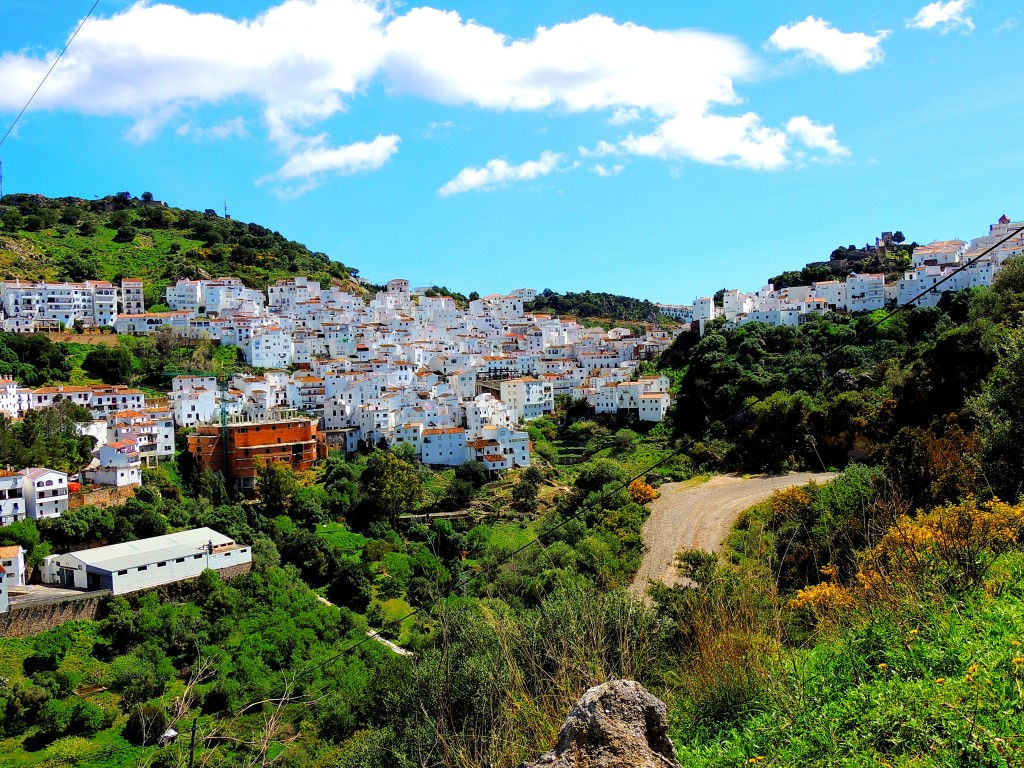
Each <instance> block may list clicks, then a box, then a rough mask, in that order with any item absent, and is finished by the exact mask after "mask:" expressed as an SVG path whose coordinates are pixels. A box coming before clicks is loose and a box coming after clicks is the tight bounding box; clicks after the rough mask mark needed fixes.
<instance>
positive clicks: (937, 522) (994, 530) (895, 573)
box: [857, 497, 1024, 595]
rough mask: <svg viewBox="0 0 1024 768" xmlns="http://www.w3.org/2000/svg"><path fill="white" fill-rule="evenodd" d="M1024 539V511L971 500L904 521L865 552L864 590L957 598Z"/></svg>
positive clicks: (860, 583)
mask: <svg viewBox="0 0 1024 768" xmlns="http://www.w3.org/2000/svg"><path fill="white" fill-rule="evenodd" d="M1022 537H1024V507H1022V506H1020V505H1017V506H1014V505H1011V504H1007V503H1006V502H1003V501H1000V500H999V499H993V500H992V501H988V502H984V503H978V501H977V499H975V498H973V497H969V498H968V499H966V500H965V501H963V502H961V503H959V504H949V505H946V506H943V507H939V508H937V509H934V510H932V511H930V512H926V513H923V514H920V515H918V516H917V517H913V518H912V517H909V516H907V515H902V516H900V517H899V518H898V519H897V520H896V522H895V523H894V524H893V525H892V526H890V528H889V530H888V531H887V532H886V534H885V535H884V536H883V537H882V539H881V540H880V541H879V542H878V544H877V545H875V546H874V547H873V548H872V549H869V550H868V551H867V552H865V554H864V556H863V558H862V561H861V565H860V568H859V569H858V572H857V582H858V586H859V589H860V590H862V591H863V592H864V593H866V594H869V595H870V594H874V595H884V594H885V593H886V592H888V591H891V590H892V589H893V588H894V587H895V586H898V585H917V586H919V587H924V588H933V587H939V588H941V589H943V590H945V591H950V592H957V591H961V590H964V589H968V588H970V587H974V586H977V585H979V584H980V583H981V581H982V580H983V579H984V576H985V573H986V572H987V571H988V568H989V567H990V565H991V564H992V561H993V560H994V559H995V558H996V557H997V556H998V555H999V554H1000V553H1002V552H1005V551H1006V550H1008V549H1009V548H1011V547H1013V546H1014V545H1015V544H1017V543H1018V542H1020V541H1021V539H1022Z"/></svg>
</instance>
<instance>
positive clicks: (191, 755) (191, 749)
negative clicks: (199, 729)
mask: <svg viewBox="0 0 1024 768" xmlns="http://www.w3.org/2000/svg"><path fill="white" fill-rule="evenodd" d="M196 720H197V718H195V717H193V718H192V739H191V740H190V741H189V745H188V768H193V766H194V765H195V758H196Z"/></svg>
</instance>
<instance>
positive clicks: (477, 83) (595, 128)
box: [0, 0, 1024, 303]
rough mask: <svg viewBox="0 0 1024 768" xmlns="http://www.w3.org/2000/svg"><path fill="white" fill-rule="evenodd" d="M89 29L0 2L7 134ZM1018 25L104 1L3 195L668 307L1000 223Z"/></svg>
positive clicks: (464, 6) (738, 11)
mask: <svg viewBox="0 0 1024 768" xmlns="http://www.w3.org/2000/svg"><path fill="white" fill-rule="evenodd" d="M90 5H91V2H86V0H82V2H77V0H76V2H70V1H69V0H62V1H61V2H56V0H8V1H7V2H5V3H3V4H2V5H0V84H2V86H0V124H2V126H3V130H4V131H5V130H6V129H7V126H9V125H10V123H11V122H12V121H13V119H14V117H15V115H16V114H17V112H18V110H19V109H20V108H21V106H22V105H23V104H24V102H25V100H26V99H27V97H28V95H29V94H30V93H31V92H32V90H33V89H34V88H35V87H36V85H37V84H38V82H39V80H40V78H41V77H42V75H43V73H44V72H45V71H46V69H47V68H48V67H49V65H50V63H51V62H52V60H53V58H54V56H55V55H56V52H57V51H59V50H60V48H61V47H62V46H63V44H64V42H66V40H67V39H68V37H69V36H70V34H71V32H72V31H73V30H74V29H75V27H76V26H77V24H78V22H79V21H80V19H81V18H82V17H83V16H84V15H85V13H86V11H87V10H88V8H89V6H90ZM1020 22H1024V4H1018V3H1017V2H1015V0H1009V2H985V1H984V0H975V1H974V2H970V1H969V0H949V1H946V2H943V1H941V0H940V1H939V2H933V3H924V2H922V1H921V0H916V1H914V2H898V1H896V2H875V1H872V0H865V1H864V2H860V3H848V2H842V3H840V2H835V1H834V0H818V1H817V2H777V3H763V2H734V1H730V0H719V2H716V3H706V2H694V1H693V0H687V1H685V2H684V1H681V0H680V1H678V2H671V3H670V2H589V3H582V2H568V1H567V0H562V1H561V2H553V1H549V2H528V1H526V0H516V1H515V2H512V0H487V1H486V2H458V1H453V2H446V3H437V4H434V5H417V4H415V3H411V2H410V3H404V4H403V3H392V4H382V3H377V2H372V1H371V0H284V1H283V2H266V1H262V2H260V1H254V0H248V1H247V2H240V1H239V0H221V1H220V2H216V3H215V2H212V1H204V0H182V1H181V2H177V3H173V4H158V3H155V2H152V3H129V2H124V1H123V0H101V2H100V3H99V6H98V8H97V9H96V12H95V14H94V16H93V17H92V18H91V19H90V20H89V21H88V22H86V24H85V26H84V27H83V28H82V31H81V33H80V34H79V36H78V38H77V39H76V40H75V42H74V44H73V45H72V46H71V48H70V49H69V51H68V54H67V55H66V56H65V58H64V60H63V61H62V62H61V63H60V65H59V66H58V67H57V69H56V70H55V71H54V73H53V75H52V76H51V77H50V79H49V80H48V81H47V83H46V85H44V87H43V89H42V90H41V91H40V93H39V95H38V96H37V98H36V100H35V102H34V103H33V105H32V107H31V108H30V110H29V112H27V113H26V115H25V116H24V117H23V118H22V120H21V122H20V123H19V124H18V126H17V128H16V130H15V132H14V133H13V134H12V135H11V137H10V138H9V139H8V140H7V142H6V143H5V144H4V145H3V146H2V147H0V160H2V161H3V169H4V191H5V192H8V193H9V192H38V193H42V194H46V195H51V196H63V195H74V196H79V197H83V198H87V199H88V198H92V197H94V196H97V195H99V196H102V195H106V194H111V193H113V192H116V191H119V190H129V191H131V192H132V193H133V194H136V195H140V194H141V193H142V192H143V191H152V192H153V194H154V195H155V196H156V197H157V198H158V199H162V200H166V201H167V202H168V203H170V204H172V205H177V206H181V207H188V208H196V209H200V210H202V209H205V208H215V209H217V210H220V209H221V208H222V207H223V205H224V202H225V201H227V204H228V208H229V211H230V213H231V214H232V215H233V216H234V217H236V218H239V219H242V220H246V221H256V222H259V223H261V224H264V225H266V226H269V227H271V228H273V229H276V230H278V231H280V232H281V233H282V234H284V235H286V236H287V237H290V238H292V239H295V240H299V241H301V242H304V243H305V244H306V245H308V246H309V247H310V248H312V249H314V250H321V251H324V252H326V253H328V254H330V255H331V256H332V257H333V258H336V259H339V260H341V261H343V262H345V263H346V264H349V265H351V266H355V267H358V268H359V269H360V270H361V273H362V274H363V275H364V276H365V277H367V278H369V279H371V280H374V281H383V280H386V279H388V278H390V277H399V276H400V277H407V278H409V279H410V280H412V282H413V283H414V284H417V285H420V284H430V283H436V284H444V285H447V286H448V287H449V288H452V289H455V290H461V291H464V292H469V291H471V290H479V291H481V292H492V291H504V290H510V289H512V288H516V287H520V286H532V287H536V288H545V287H550V288H553V289H555V290H562V291H565V290H584V289H591V290H605V291H612V292H616V293H624V294H628V295H633V296H638V297H643V298H649V299H653V300H657V301H666V302H672V303H684V302H689V301H690V300H691V299H693V298H694V297H695V296H697V295H707V294H710V293H711V292H713V291H715V290H717V289H718V288H721V287H736V288H741V289H754V288H758V287H760V286H761V285H762V284H763V283H764V281H765V280H766V278H768V277H769V276H770V275H772V274H775V273H778V272H780V271H782V270H784V269H789V268H799V267H800V266H801V265H802V264H803V263H805V262H806V261H811V260H817V259H820V258H824V257H825V256H826V255H827V254H828V253H829V252H830V251H831V250H832V249H833V248H835V247H836V246H838V245H841V244H842V245H845V244H849V243H857V244H862V243H863V242H865V241H867V240H869V239H871V238H873V237H874V236H875V235H876V234H877V233H878V232H880V231H881V230H883V229H887V230H891V229H901V230H903V231H904V232H905V233H906V234H907V236H908V237H909V238H912V239H916V240H918V241H921V242H926V241H929V240H933V239H940V238H950V237H962V238H965V239H966V238H970V237H974V236H977V235H979V234H982V233H983V232H984V231H985V230H986V228H987V226H988V224H990V223H992V222H994V221H995V220H996V219H997V218H998V217H999V216H1000V215H1001V214H1002V213H1004V212H1005V213H1007V214H1009V215H1010V216H1011V217H1014V218H1020V217H1021V215H1022V214H1024V210H1022V209H1024V205H1022V202H1021V199H1020V188H1021V187H1020V177H1021V171H1022V170H1024V142H1022V141H1021V136H1022V132H1021V126H1022V125H1024V92H1022V90H1021V88H1020V76H1021V64H1020V57H1019V50H1020V47H1021V33H1022V27H1021V26H1020Z"/></svg>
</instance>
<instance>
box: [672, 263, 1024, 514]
mask: <svg viewBox="0 0 1024 768" xmlns="http://www.w3.org/2000/svg"><path fill="white" fill-rule="evenodd" d="M1014 261H1015V260H1010V261H1009V262H1007V263H1008V264H1009V265H1010V266H1009V269H1010V272H1009V273H1008V275H1009V274H1013V271H1014V264H1013V262H1014ZM1019 291H1020V292H1019ZM1022 305H1024V287H1019V286H1017V285H1016V284H1015V283H1014V281H1012V279H1010V278H1009V277H1007V278H1006V279H1005V280H1003V281H997V283H996V284H995V285H993V286H992V288H974V289H971V290H968V291H963V292H961V293H958V294H947V295H946V296H945V297H943V299H942V301H941V303H940V305H939V306H938V307H936V308H911V309H908V310H905V311H903V312H901V313H899V314H898V315H896V316H895V317H892V318H891V319H889V320H886V321H885V322H884V323H882V324H881V325H878V320H880V319H881V318H883V317H884V313H883V312H881V311H879V312H877V313H872V314H861V315H852V316H851V315H839V314H829V315H826V316H824V317H819V318H815V319H813V320H811V321H809V322H807V323H804V324H802V325H800V326H799V327H796V328H790V327H770V326H767V325H764V324H762V323H749V324H747V325H744V326H741V327H739V328H726V327H724V326H721V325H713V326H712V327H711V329H710V330H709V332H708V333H706V334H705V336H704V337H703V338H698V337H696V336H692V335H689V334H686V335H683V336H680V337H679V338H678V339H677V340H676V342H675V343H674V344H673V346H672V348H671V349H670V350H669V352H668V353H667V354H666V355H665V356H664V357H663V359H662V361H661V365H662V367H663V368H665V369H666V370H670V371H672V372H673V375H674V376H676V377H678V379H679V381H680V386H679V403H680V406H679V408H678V410H677V415H676V418H675V427H676V434H677V436H679V437H682V438H688V439H692V440H695V441H696V444H694V445H692V446H691V447H690V448H689V449H688V452H689V455H690V457H691V458H692V459H693V461H694V462H695V463H696V464H697V465H703V466H705V467H709V468H714V469H728V470H733V471H741V472H761V471H779V470H782V469H795V468H800V467H806V468H816V469H822V468H825V467H842V466H844V465H846V464H847V462H849V461H850V460H857V461H867V462H871V463H881V462H882V461H883V459H884V455H885V454H886V451H887V449H888V447H889V446H890V445H893V444H894V443H895V444H900V445H903V444H904V443H905V441H907V440H908V439H911V438H912V437H913V434H914V432H913V431H914V430H924V433H927V435H930V438H929V439H931V440H937V441H940V442H941V441H947V443H948V442H949V441H952V443H956V444H958V445H960V447H961V448H963V454H962V462H961V463H963V464H964V465H967V464H970V463H972V462H974V463H975V464H976V463H977V461H978V460H980V457H981V456H982V455H986V451H987V452H988V454H989V455H994V454H996V453H1001V455H1004V456H1008V455H1010V453H1008V452H1007V449H1008V448H1009V443H1007V442H1006V440H1012V439H1013V438H1009V437H1008V436H1009V435H1010V434H1011V433H1012V434H1016V435H1019V434H1020V430H1019V429H1018V430H1015V429H1014V428H1013V427H1012V426H1011V425H1012V424H1014V423H1015V422H1014V419H1015V418H1016V417H1015V416H1013V415H1012V414H1013V412H1014V408H1013V407H1011V406H1009V405H1008V403H1009V400H1013V401H1014V402H1015V403H1017V402H1019V398H1017V397H1016V395H1014V394H1011V393H1012V392H1013V388H1012V387H1013V385H1011V384H1010V382H1013V381H1019V378H1018V377H1016V376H1015V374H1013V373H1012V371H1014V370H1015V366H1017V365H1018V363H1017V361H1016V358H1015V352H1014V350H1019V349H1020V344H1019V342H1018V341H1017V339H1019V335H1020V328H1019V326H1020V322H1021V320H1020V318H1021V315H1020V311H1019V308H1020V307H1021V306H1022ZM842 345H846V346H842ZM999 425H1004V427H1005V429H1003V430H1002V431H1000V430H1001V427H1000V426H999ZM1000 434H1002V435H1006V436H1007V437H1005V438H1003V437H999V435H1000ZM919 437H920V435H919ZM952 443H950V445H952ZM983 443H984V447H982V444H983ZM997 443H998V444H999V446H1000V447H998V448H997V447H996V444H997ZM890 455H892V453H891V452H890ZM942 471H943V473H944V474H947V475H956V474H957V473H956V472H953V471H952V467H946V468H945V469H943V470H942ZM998 474H999V477H996V478H993V480H992V481H993V490H995V492H996V493H999V494H1000V495H1003V496H1006V497H1007V498H1015V497H1016V495H1017V493H1018V491H1019V488H1020V485H1019V481H1020V480H1021V479H1024V477H1022V476H1021V473H1020V472H1017V471H1016V470H1014V469H1012V468H1010V467H1009V466H1007V467H1006V469H1005V470H1000V472H999V473H998ZM1015 481H1017V484H1014V483H1015Z"/></svg>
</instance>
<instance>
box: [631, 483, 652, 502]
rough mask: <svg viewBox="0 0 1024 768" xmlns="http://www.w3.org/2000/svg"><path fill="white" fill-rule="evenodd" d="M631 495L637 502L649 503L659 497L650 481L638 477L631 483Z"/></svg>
mask: <svg viewBox="0 0 1024 768" xmlns="http://www.w3.org/2000/svg"><path fill="white" fill-rule="evenodd" d="M629 495H630V496H631V497H632V498H633V501H635V502H636V503H637V504H647V503H649V502H652V501H654V500H655V499H656V498H657V497H658V492H657V491H656V490H655V489H654V487H653V486H651V485H650V484H649V483H646V482H644V481H643V480H641V479H640V478H637V479H636V480H634V481H633V482H632V483H630V484H629Z"/></svg>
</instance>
